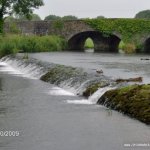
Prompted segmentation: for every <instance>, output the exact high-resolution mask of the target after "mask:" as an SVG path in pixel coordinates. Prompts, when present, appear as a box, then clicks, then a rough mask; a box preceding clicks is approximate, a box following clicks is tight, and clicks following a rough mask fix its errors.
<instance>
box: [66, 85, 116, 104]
mask: <svg viewBox="0 0 150 150" xmlns="http://www.w3.org/2000/svg"><path fill="white" fill-rule="evenodd" d="M112 89H115V87H104V88H100V89H98V90H97V91H96V92H95V93H94V94H92V95H91V96H90V97H89V98H88V99H81V100H67V103H69V104H87V105H90V104H96V103H97V101H98V99H99V98H100V97H101V96H102V95H103V94H104V93H105V92H107V91H109V90H112Z"/></svg>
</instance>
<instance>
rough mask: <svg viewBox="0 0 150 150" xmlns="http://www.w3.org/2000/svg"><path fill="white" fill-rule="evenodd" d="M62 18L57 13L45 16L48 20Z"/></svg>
mask: <svg viewBox="0 0 150 150" xmlns="http://www.w3.org/2000/svg"><path fill="white" fill-rule="evenodd" d="M60 19H61V17H60V16H56V15H48V16H46V17H45V19H44V20H46V21H48V20H49V21H53V20H60Z"/></svg>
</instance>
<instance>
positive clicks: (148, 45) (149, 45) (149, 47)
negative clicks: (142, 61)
mask: <svg viewBox="0 0 150 150" xmlns="http://www.w3.org/2000/svg"><path fill="white" fill-rule="evenodd" d="M144 52H145V53H150V37H149V38H147V39H146V41H145V43H144Z"/></svg>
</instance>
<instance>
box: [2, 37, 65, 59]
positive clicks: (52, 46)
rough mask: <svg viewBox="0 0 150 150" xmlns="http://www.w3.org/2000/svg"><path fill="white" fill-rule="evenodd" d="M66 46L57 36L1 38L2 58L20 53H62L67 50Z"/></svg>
mask: <svg viewBox="0 0 150 150" xmlns="http://www.w3.org/2000/svg"><path fill="white" fill-rule="evenodd" d="M66 45H67V44H66V41H65V40H64V39H63V38H60V37H58V36H55V35H51V36H41V37H40V36H34V35H30V36H25V35H24V36H23V35H5V36H1V37H0V57H3V56H5V55H9V54H15V53H17V52H19V51H21V52H24V53H30V52H32V53H33V52H51V51H61V50H63V49H65V48H66Z"/></svg>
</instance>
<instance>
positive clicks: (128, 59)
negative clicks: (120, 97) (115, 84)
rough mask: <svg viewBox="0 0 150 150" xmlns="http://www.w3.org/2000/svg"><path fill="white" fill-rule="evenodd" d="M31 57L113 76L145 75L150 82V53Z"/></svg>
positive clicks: (68, 54)
mask: <svg viewBox="0 0 150 150" xmlns="http://www.w3.org/2000/svg"><path fill="white" fill-rule="evenodd" d="M29 57H33V58H37V59H39V60H43V61H47V62H54V63H58V64H63V65H70V66H75V67H82V68H85V69H86V70H87V71H93V72H95V71H96V70H101V69H102V70H103V72H104V75H106V76H109V77H111V78H130V77H132V78H134V77H139V76H141V77H143V83H150V78H149V76H150V60H141V58H150V55H148V54H146V55H141V54H139V55H125V54H117V53H112V54H110V53H90V52H89V53H84V52H53V53H40V54H39V53H37V54H31V55H29Z"/></svg>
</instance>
